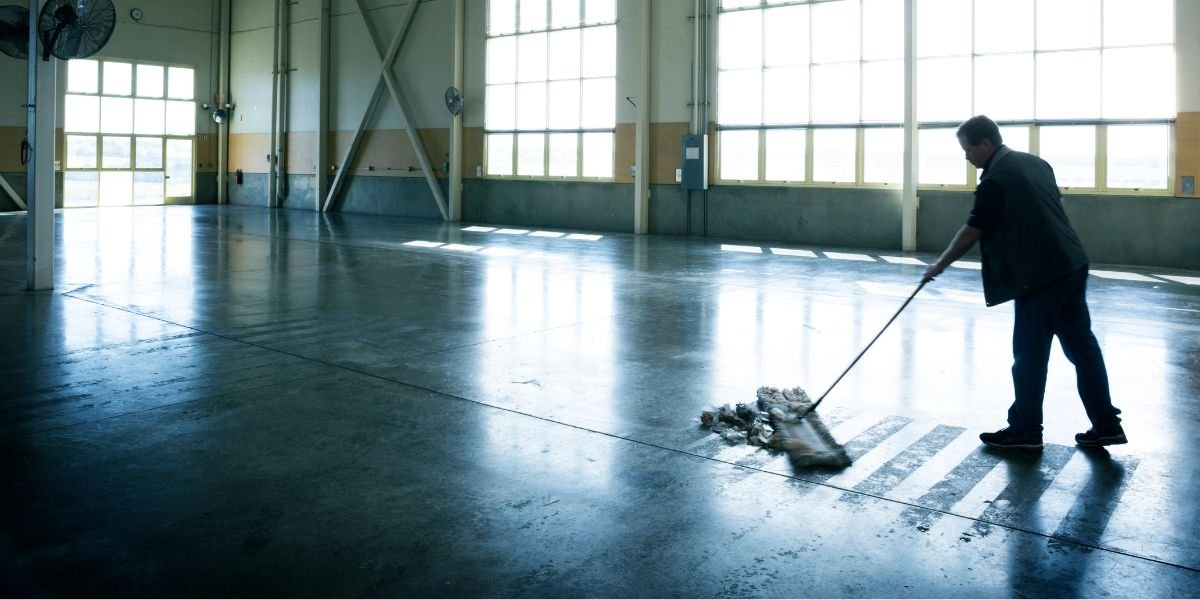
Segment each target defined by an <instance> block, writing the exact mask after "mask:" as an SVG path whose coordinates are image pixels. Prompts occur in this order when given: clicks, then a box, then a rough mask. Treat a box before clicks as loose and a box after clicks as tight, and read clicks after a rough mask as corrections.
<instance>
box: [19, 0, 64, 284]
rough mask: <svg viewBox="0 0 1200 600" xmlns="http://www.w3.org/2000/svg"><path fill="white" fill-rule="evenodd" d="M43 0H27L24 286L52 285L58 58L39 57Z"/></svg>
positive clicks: (44, 0) (44, 2)
mask: <svg viewBox="0 0 1200 600" xmlns="http://www.w3.org/2000/svg"><path fill="white" fill-rule="evenodd" d="M45 4H46V0H29V14H30V19H29V60H28V63H29V67H28V68H29V80H28V98H29V102H28V108H27V110H28V121H27V129H26V135H28V137H29V143H30V144H31V145H32V149H31V152H30V153H29V163H28V164H27V165H26V169H27V170H26V174H27V177H28V183H27V187H26V195H25V197H26V199H27V200H28V213H27V214H26V220H25V222H26V247H25V248H26V260H25V267H26V269H25V272H26V280H27V284H26V286H27V288H28V289H30V290H50V289H54V200H55V185H54V141H55V140H54V118H55V112H56V110H55V107H56V105H57V98H56V97H55V93H56V89H55V83H56V72H57V68H58V59H57V58H54V57H53V56H51V57H50V60H48V61H43V60H41V53H40V52H39V48H38V32H37V24H38V19H37V15H40V14H41V13H42V11H41V9H42V6H44V5H45Z"/></svg>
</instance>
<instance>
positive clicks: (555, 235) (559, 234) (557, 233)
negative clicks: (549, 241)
mask: <svg viewBox="0 0 1200 600" xmlns="http://www.w3.org/2000/svg"><path fill="white" fill-rule="evenodd" d="M564 235H566V234H565V233H562V232H561V231H535V232H533V233H531V234H529V236H530V237H546V238H560V237H562V236H564Z"/></svg>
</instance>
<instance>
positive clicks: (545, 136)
mask: <svg viewBox="0 0 1200 600" xmlns="http://www.w3.org/2000/svg"><path fill="white" fill-rule="evenodd" d="M492 1H493V0H488V1H487V2H486V3H485V4H484V6H485V15H486V17H485V23H484V55H485V56H484V61H483V63H484V65H485V66H484V69H485V72H484V81H485V83H484V86H483V88H484V94H483V96H484V98H483V102H484V106H485V107H486V106H487V102H488V99H487V96H488V90H489V88H490V87H491V85H489V84H488V83H487V82H486V81H487V72H486V70H487V64H488V60H487V56H486V55H487V45H488V42H489V41H490V40H492V39H497V38H504V37H513V38H518V39H519V38H520V37H521V36H524V35H530V34H539V33H542V34H549V33H553V32H556V31H571V30H575V31H580V32H582V31H584V30H585V29H591V28H598V27H612V28H613V35H614V39H615V37H616V34H617V23H618V21H619V19H618V18H617V14H616V13H617V11H618V6H617V3H616V2H615V1H614V5H613V20H612V21H599V22H594V23H588V22H587V21H586V7H587V0H578V1H579V8H580V11H579V23H578V24H575V25H568V26H554V25H552V24H551V21H552V16H551V12H550V10H551V7H552V3H551V0H539V1H540V2H544V3H545V4H546V9H547V12H546V14H547V19H546V27H545V28H539V29H528V30H522V29H521V28H520V26H519V22H518V23H517V25H516V26H514V28H513V30H512V31H505V32H504V33H498V34H492V33H490V32H491V30H492V28H491V16H492V10H491V3H492ZM522 1H528V0H512V2H513V9H514V18H515V19H517V20H518V21H519V19H520V12H521V9H520V3H521V2H522ZM580 37H581V40H580V53H581V55H582V53H583V47H582V43H583V42H582V33H581V36H580ZM615 52H616V45H615V44H614V56H613V58H612V60H613V68H614V74H613V76H612V77H584V76H583V74H582V73H580V76H579V77H577V78H575V79H550V78H549V74H548V73H547V75H546V77H547V78H546V79H544V80H543V81H544V82H545V83H546V84H549V83H551V82H553V81H578V82H580V84H581V87H582V83H583V82H584V81H588V80H596V79H612V80H613V82H614V87H615V83H616V81H617V79H618V74H617V73H616V70H617V69H618V68H619V65H618V64H617V63H618V61H617V56H616V55H615ZM547 59H549V52H547ZM517 60H518V61H519V60H520V58H519V56H518V58H517ZM515 68H517V65H514V69H515ZM518 83H519V82H516V81H514V82H513V83H512V85H514V86H515V85H517V84H518ZM500 85H506V84H500ZM581 95H582V94H581ZM612 101H613V116H614V119H613V126H612V127H611V128H609V127H578V128H571V129H556V128H550V127H546V128H542V129H520V128H513V129H489V128H488V126H487V115H486V110H485V114H484V125H483V128H482V129H483V153H482V154H483V158H482V160H481V165H480V175H479V178H482V179H496V180H524V181H584V182H587V181H592V182H612V181H616V180H617V123H616V97H615V96H614V97H613V99H612ZM548 103H549V93H547V113H548V112H549V106H548ZM515 125H516V123H515V122H514V126H515ZM539 133H540V134H541V135H542V148H543V150H542V173H543V174H542V175H519V174H518V169H519V166H520V163H519V148H520V144H519V143H518V140H519V138H520V136H522V135H532V134H539ZM570 133H574V134H576V143H575V154H576V158H575V164H576V171H575V172H576V174H575V175H551V174H550V158H551V157H550V136H551V135H558V134H570ZM588 133H607V134H609V135H610V136H611V139H612V143H611V144H610V146H611V151H610V156H609V161H610V164H611V165H612V175H611V176H608V177H589V176H586V175H584V134H588ZM490 135H510V136H512V148H511V153H510V157H509V163H510V169H511V174H510V175H504V174H492V173H490V171H491V168H490V167H491V165H492V164H493V160H494V158H496V157H493V156H492V153H491V152H490V151H489V144H488V138H489V136H490Z"/></svg>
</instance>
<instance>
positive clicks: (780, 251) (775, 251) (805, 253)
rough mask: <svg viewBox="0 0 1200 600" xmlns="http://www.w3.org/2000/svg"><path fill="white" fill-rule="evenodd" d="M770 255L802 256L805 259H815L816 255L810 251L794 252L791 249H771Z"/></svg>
mask: <svg viewBox="0 0 1200 600" xmlns="http://www.w3.org/2000/svg"><path fill="white" fill-rule="evenodd" d="M771 254H778V255H780V256H803V257H805V258H816V257H817V253H816V252H813V251H812V250H794V249H792V248H771Z"/></svg>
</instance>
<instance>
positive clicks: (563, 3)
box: [484, 0, 617, 179]
mask: <svg viewBox="0 0 1200 600" xmlns="http://www.w3.org/2000/svg"><path fill="white" fill-rule="evenodd" d="M615 22H616V0H489V2H488V28H487V31H488V34H487V75H486V76H487V91H486V94H487V97H486V114H485V116H484V119H485V120H484V129H485V136H486V143H487V148H486V164H487V174H488V175H493V176H517V177H564V178H581V177H582V178H602V179H608V178H612V176H613V138H614V135H615V130H616V95H617V94H616V74H617V60H616V37H617V28H616V25H615Z"/></svg>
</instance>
